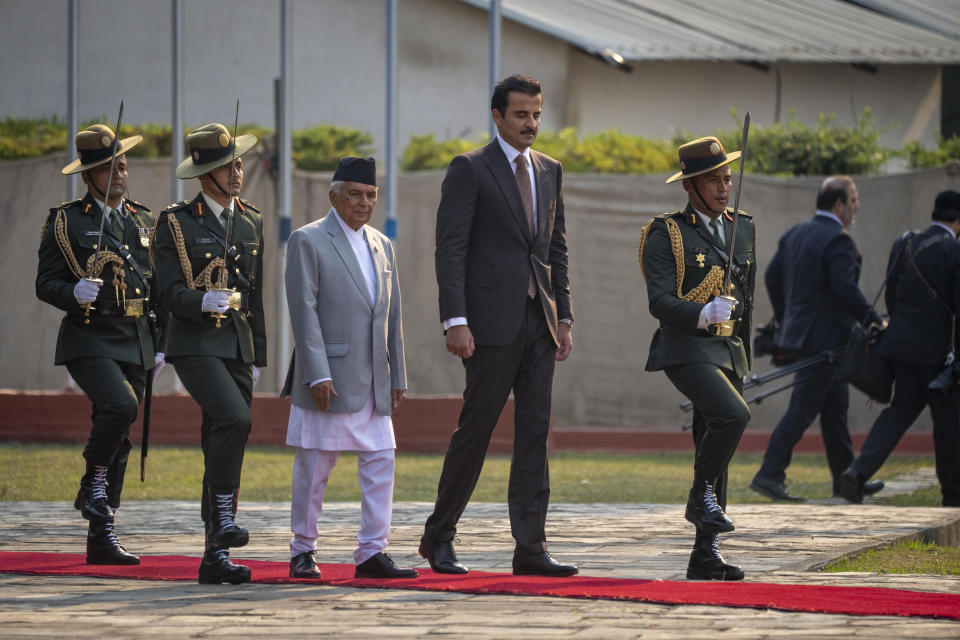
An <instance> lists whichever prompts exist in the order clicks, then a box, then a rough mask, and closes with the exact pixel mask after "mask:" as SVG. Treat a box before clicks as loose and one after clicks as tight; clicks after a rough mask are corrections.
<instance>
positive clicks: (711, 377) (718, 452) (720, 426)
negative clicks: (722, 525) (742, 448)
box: [664, 362, 750, 509]
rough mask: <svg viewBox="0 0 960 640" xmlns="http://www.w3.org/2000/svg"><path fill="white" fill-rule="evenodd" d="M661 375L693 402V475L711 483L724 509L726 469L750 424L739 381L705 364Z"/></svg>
mask: <svg viewBox="0 0 960 640" xmlns="http://www.w3.org/2000/svg"><path fill="white" fill-rule="evenodd" d="M664 373H666V374H667V378H669V379H670V382H672V383H673V386H675V387H676V388H677V389H678V390H679V391H680V393H682V394H683V395H685V396H686V397H687V399H688V400H690V401H691V402H693V443H694V447H695V448H696V449H695V450H696V454H695V457H694V462H693V473H694V476H695V478H701V479H704V480H707V481H709V482H712V483H713V484H714V492H715V493H716V494H717V502H718V503H719V504H720V507H721V508H723V509H726V508H727V466H728V465H729V464H730V459H731V458H733V454H734V452H735V451H736V450H737V445H738V444H740V437H741V436H742V435H743V430H744V429H746V427H747V422H749V421H750V407H749V406H747V403H746V402H744V400H743V382H742V381H741V380H740V378H738V377H737V375H736V374H735V373H734V372H733V371H730V370H728V369H723V368H721V367H718V366H716V365H714V364H709V363H706V362H697V363H693V364H685V365H681V366H677V367H668V368H666V369H664Z"/></svg>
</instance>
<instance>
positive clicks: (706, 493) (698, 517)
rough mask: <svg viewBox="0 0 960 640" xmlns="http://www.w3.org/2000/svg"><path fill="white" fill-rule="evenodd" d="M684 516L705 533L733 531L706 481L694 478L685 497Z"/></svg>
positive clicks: (710, 483) (709, 483)
mask: <svg viewBox="0 0 960 640" xmlns="http://www.w3.org/2000/svg"><path fill="white" fill-rule="evenodd" d="M684 516H685V517H686V519H687V520H689V521H690V522H692V523H693V525H694V526H695V527H696V528H697V529H702V530H704V531H706V532H707V533H727V532H728V531H733V529H734V526H733V522H731V521H730V518H728V517H727V514H725V513H724V512H723V509H721V508H720V505H718V504H717V496H716V494H715V493H714V492H713V483H712V482H709V481H707V480H702V479H699V480H698V479H697V478H694V480H693V488H692V489H690V494H689V495H688V497H687V510H686V513H685V514H684Z"/></svg>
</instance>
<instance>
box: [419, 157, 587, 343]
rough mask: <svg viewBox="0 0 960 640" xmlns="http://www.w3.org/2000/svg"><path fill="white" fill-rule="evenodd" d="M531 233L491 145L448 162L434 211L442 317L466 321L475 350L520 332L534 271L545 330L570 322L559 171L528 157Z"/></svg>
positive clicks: (508, 171) (509, 174) (503, 161)
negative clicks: (533, 196)
mask: <svg viewBox="0 0 960 640" xmlns="http://www.w3.org/2000/svg"><path fill="white" fill-rule="evenodd" d="M530 157H531V164H532V166H533V174H534V180H535V181H536V191H537V216H538V218H537V223H538V229H537V235H536V237H535V238H530V234H529V232H528V230H527V218H526V215H525V213H524V210H523V204H522V202H521V200H520V190H519V188H518V187H517V181H516V178H515V177H514V172H513V170H512V168H511V167H510V165H509V163H508V162H507V158H506V156H505V155H504V153H503V150H502V149H501V148H500V143H499V142H498V141H497V140H496V139H494V140H493V141H491V142H490V144H488V145H487V146H485V147H481V148H479V149H474V150H473V151H470V152H469V153H465V154H463V155H459V156H457V157H456V158H454V159H453V161H452V162H451V163H450V166H449V168H448V169H447V175H446V177H445V178H444V179H443V187H442V190H441V197H440V206H439V208H438V209H437V248H436V255H435V257H436V270H437V284H438V286H439V290H440V319H441V320H447V319H449V318H455V317H466V318H467V322H468V324H469V326H470V330H471V332H472V333H473V336H474V341H475V342H476V344H478V345H494V346H502V345H505V344H509V343H510V342H512V341H513V340H514V339H515V338H516V337H517V335H518V334H519V332H520V324H521V322H522V320H523V310H524V307H525V305H526V300H527V283H528V280H529V277H530V269H531V267H532V268H533V273H534V276H535V277H536V283H537V288H538V289H539V292H540V301H541V303H542V305H543V312H544V314H545V316H546V320H547V326H548V327H549V328H550V332H551V334H552V335H553V337H554V340H556V339H557V320H558V319H559V318H570V319H573V309H572V306H571V297H570V284H569V280H568V277H567V242H566V236H565V227H564V217H563V168H562V167H561V165H560V163H559V162H557V161H556V160H554V159H553V158H551V157H549V156H546V155H544V154H542V153H538V152H536V151H533V150H531V151H530Z"/></svg>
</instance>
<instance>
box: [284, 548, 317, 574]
mask: <svg viewBox="0 0 960 640" xmlns="http://www.w3.org/2000/svg"><path fill="white" fill-rule="evenodd" d="M313 554H314V552H313V551H304V552H303V553H299V554H297V555H295V556H293V557H292V558H290V577H291V578H313V579H314V580H319V579H320V578H321V577H322V576H321V575H320V567H318V566H317V561H316V559H315V558H314V555H313Z"/></svg>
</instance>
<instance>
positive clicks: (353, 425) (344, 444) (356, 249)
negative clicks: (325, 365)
mask: <svg viewBox="0 0 960 640" xmlns="http://www.w3.org/2000/svg"><path fill="white" fill-rule="evenodd" d="M334 214H335V215H336V218H337V222H338V223H340V228H341V229H343V233H344V235H345V236H346V238H347V240H348V241H349V242H350V248H351V249H353V254H354V256H356V258H357V262H358V263H359V264H360V271H362V272H363V279H364V280H365V281H366V283H367V293H369V294H370V302H371V304H375V303H376V297H377V278H376V268H375V267H374V264H373V256H372V255H371V253H370V245H369V244H368V243H367V237H366V234H365V233H364V227H360V229H358V230H354V229H352V228H350V227H349V226H348V225H347V223H345V222H344V221H343V218H341V217H340V214H339V213H336V209H334ZM364 226H366V225H364ZM330 379H331V378H321V379H319V380H314V381H313V382H312V383H311V384H310V386H311V387H313V386H315V385H317V384H319V383H321V382H324V381H325V380H330ZM333 386H334V388H336V381H334V385H333ZM375 409H376V403H375V401H374V397H373V383H372V381H371V384H370V396H369V397H368V398H367V402H366V404H364V405H363V408H362V409H360V411H358V412H356V413H330V412H329V411H318V410H316V409H304V408H302V407H298V406H296V405H294V404H292V403H291V405H290V418H289V419H288V420H287V444H288V445H289V446H292V447H300V448H302V449H320V450H323V451H380V450H382V449H396V447H397V441H396V439H395V438H394V435H393V420H392V419H391V418H390V416H384V415H380V414H378V413H376V411H375Z"/></svg>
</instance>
